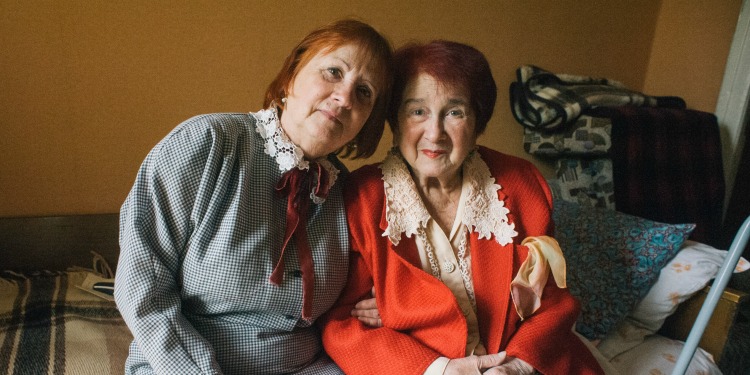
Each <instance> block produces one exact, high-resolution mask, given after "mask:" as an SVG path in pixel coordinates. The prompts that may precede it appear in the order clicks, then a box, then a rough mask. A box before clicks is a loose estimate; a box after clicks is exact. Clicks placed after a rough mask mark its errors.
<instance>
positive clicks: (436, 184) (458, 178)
mask: <svg viewBox="0 0 750 375" xmlns="http://www.w3.org/2000/svg"><path fill="white" fill-rule="evenodd" d="M412 176H413V177H414V180H415V183H416V185H417V190H418V191H419V195H420V196H421V197H422V201H423V202H424V204H425V207H426V208H427V211H428V212H429V213H430V216H432V219H433V220H435V222H437V224H438V225H439V226H440V228H441V229H442V230H443V232H445V234H446V236H448V235H449V234H450V230H451V228H452V226H453V222H454V221H455V220H456V213H457V210H458V202H459V200H460V199H461V188H462V186H463V177H462V174H461V173H460V170H459V171H458V172H457V173H455V174H454V175H453V176H451V177H449V178H437V177H431V178H418V177H416V176H414V174H413V173H412Z"/></svg>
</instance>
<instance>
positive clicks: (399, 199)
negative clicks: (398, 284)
mask: <svg viewBox="0 0 750 375" xmlns="http://www.w3.org/2000/svg"><path fill="white" fill-rule="evenodd" d="M380 169H381V170H382V171H383V185H384V187H385V196H386V207H385V216H386V221H387V222H388V227H387V228H386V229H385V232H383V237H388V238H389V239H390V241H391V243H392V244H394V245H398V243H399V241H400V240H401V233H404V234H406V237H408V238H411V237H412V235H415V234H417V231H418V230H419V229H420V228H421V229H424V228H426V226H427V221H428V220H430V214H429V212H428V211H427V208H426V207H425V206H424V203H423V202H422V198H421V197H420V195H419V193H418V192H417V186H416V184H415V183H414V180H413V179H412V177H411V174H410V173H409V170H408V169H407V167H406V163H405V162H404V160H403V159H402V158H401V155H400V154H399V153H398V152H394V151H391V152H389V153H388V156H387V157H386V158H385V160H384V161H383V163H382V164H381V165H380ZM463 173H464V181H466V179H468V180H469V183H468V184H466V183H464V185H463V186H464V188H466V187H467V186H468V189H469V191H468V192H467V199H466V204H465V205H464V210H463V212H459V213H457V214H458V215H461V222H462V223H463V224H464V225H465V226H466V227H467V228H468V229H469V230H470V231H472V230H473V231H475V232H477V233H478V234H479V238H480V239H482V238H487V239H490V238H491V237H492V235H494V236H495V241H497V243H499V244H500V245H503V246H504V245H507V244H509V243H511V242H512V241H513V237H515V236H517V235H518V232H516V231H515V224H514V223H509V222H508V213H509V212H510V210H508V208H506V207H505V202H503V201H502V200H501V199H499V198H498V196H497V191H498V190H500V189H501V187H500V185H498V184H496V183H495V178H494V177H492V175H491V174H490V170H489V168H488V167H487V164H486V163H485V162H484V160H482V158H481V157H480V156H479V153H477V152H472V153H471V154H469V156H468V157H467V158H466V160H464V164H463ZM472 228H473V229H472Z"/></svg>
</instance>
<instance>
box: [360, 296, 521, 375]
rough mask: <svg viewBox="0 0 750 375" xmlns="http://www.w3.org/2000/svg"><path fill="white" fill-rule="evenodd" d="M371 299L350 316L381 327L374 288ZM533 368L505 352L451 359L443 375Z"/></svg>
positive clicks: (507, 373)
mask: <svg viewBox="0 0 750 375" xmlns="http://www.w3.org/2000/svg"><path fill="white" fill-rule="evenodd" d="M372 296H373V298H368V299H364V300H362V301H359V302H358V303H357V304H356V305H354V309H353V310H352V316H355V317H356V318H357V319H359V320H360V321H361V322H362V323H364V324H365V325H368V326H370V327H382V326H383V321H382V320H381V319H380V313H379V312H378V306H377V304H376V302H375V288H373V290H372ZM534 373H535V372H534V368H533V367H531V365H530V364H528V363H526V362H525V361H523V360H521V359H518V358H515V357H508V356H506V354H505V352H500V353H497V354H486V355H470V356H467V357H463V358H456V359H451V360H450V361H448V366H447V367H446V368H445V371H444V372H443V375H454V374H455V375H459V374H487V375H531V374H534Z"/></svg>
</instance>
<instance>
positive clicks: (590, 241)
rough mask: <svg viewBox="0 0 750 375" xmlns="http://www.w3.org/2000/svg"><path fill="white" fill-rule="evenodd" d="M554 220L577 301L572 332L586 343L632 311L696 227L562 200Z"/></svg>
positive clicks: (602, 336)
mask: <svg viewBox="0 0 750 375" xmlns="http://www.w3.org/2000/svg"><path fill="white" fill-rule="evenodd" d="M553 218H554V221H555V227H556V228H555V238H556V239H557V240H558V242H559V243H560V247H561V248H562V250H563V253H564V254H565V259H566V262H567V268H568V273H567V275H568V288H569V289H570V293H571V294H573V295H574V296H575V297H577V298H578V299H579V300H580V301H581V310H582V311H581V316H580V317H579V319H578V321H577V322H576V330H577V331H578V332H579V333H580V334H582V335H583V336H585V337H586V338H588V339H590V340H596V339H601V338H604V337H605V336H606V335H607V333H609V332H610V331H611V330H613V329H614V328H615V327H616V326H617V324H618V323H620V322H621V321H622V320H623V319H625V317H626V316H627V315H628V314H629V313H630V312H631V311H633V309H634V308H635V306H636V305H637V304H638V302H639V301H640V300H641V299H642V298H643V297H644V296H645V295H646V293H648V291H649V289H650V288H651V286H652V285H654V283H656V280H657V278H658V277H659V272H660V271H661V269H662V268H663V267H664V266H665V265H666V264H667V262H669V261H670V260H671V259H672V258H673V257H674V256H675V254H677V252H678V251H679V249H680V247H681V246H682V244H683V242H684V241H685V240H686V239H687V238H688V237H689V236H690V233H691V232H692V231H693V229H694V228H695V225H694V224H665V223H658V222H654V221H651V220H646V219H643V218H640V217H636V216H631V215H626V214H623V213H620V212H617V211H613V210H607V209H602V208H596V207H584V206H580V205H578V204H576V203H572V202H567V201H562V200H556V201H555V209H554V214H553Z"/></svg>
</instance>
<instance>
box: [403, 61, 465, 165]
mask: <svg viewBox="0 0 750 375" xmlns="http://www.w3.org/2000/svg"><path fill="white" fill-rule="evenodd" d="M464 91H465V90H462V89H457V88H454V87H451V86H445V85H440V84H439V83H438V81H436V80H435V79H434V78H433V77H432V76H430V75H428V74H426V73H421V74H419V75H418V76H416V77H415V78H413V79H412V80H411V81H409V83H408V84H407V85H406V87H405V89H404V95H403V98H402V100H401V105H400V107H399V111H398V134H396V135H395V140H396V143H397V145H398V148H399V150H400V151H401V154H402V155H403V156H404V158H405V159H406V162H407V163H409V165H410V166H411V168H412V171H413V172H414V174H415V177H416V178H417V179H425V178H438V179H440V180H450V179H453V178H456V177H457V176H459V172H460V170H461V164H462V163H463V161H464V159H466V156H467V155H468V154H469V152H471V151H472V150H473V149H474V147H475V145H476V139H477V137H476V135H475V134H474V133H475V132H474V128H475V122H476V116H475V115H474V113H473V110H472V108H471V105H470V102H469V98H470V97H469V93H467V92H464Z"/></svg>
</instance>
